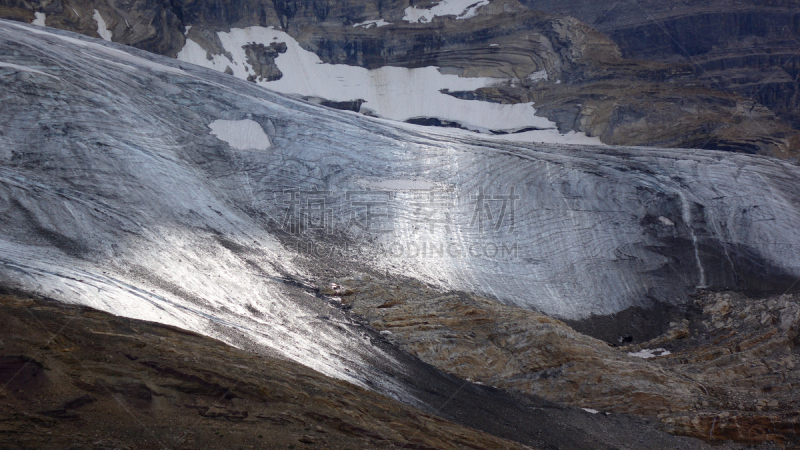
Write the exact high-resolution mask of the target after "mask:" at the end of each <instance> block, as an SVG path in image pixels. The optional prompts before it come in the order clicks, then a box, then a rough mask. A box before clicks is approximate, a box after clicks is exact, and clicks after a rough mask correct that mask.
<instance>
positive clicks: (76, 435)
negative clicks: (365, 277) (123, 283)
mask: <svg viewBox="0 0 800 450" xmlns="http://www.w3.org/2000/svg"><path fill="white" fill-rule="evenodd" d="M0 311H1V312H0V317H1V318H2V327H0V339H2V344H0V386H2V389H0V447H3V448H186V449H189V448H210V447H217V448H284V449H285V448H437V449H440V448H441V449H444V448H452V449H455V448H504V449H516V448H526V447H525V446H523V445H521V444H517V443H514V442H511V441H507V440H503V439H500V438H497V437H494V436H491V435H489V434H486V433H481V432H479V431H476V430H473V429H469V428H465V427H463V426H459V425H456V424H454V423H452V422H449V421H447V420H444V419H441V418H438V417H435V416H431V415H429V414H425V413H423V412H421V411H419V410H416V409H414V408H412V407H409V406H406V405H404V404H401V403H399V402H396V401H393V400H390V399H388V398H385V397H382V396H380V395H378V394H375V393H372V392H369V391H367V390H365V389H361V388H359V387H356V386H353V385H351V384H348V383H346V382H342V381H338V380H334V379H331V378H328V377H325V376H323V375H321V374H319V373H317V372H314V371H313V370H311V369H308V368H307V367H305V366H302V365H300V364H297V363H293V362H289V361H285V360H282V359H277V358H270V357H266V356H260V355H255V354H252V353H250V352H247V351H243V350H239V349H235V348H232V347H229V346H227V345H225V344H223V343H221V342H218V341H215V340H213V339H209V338H206V337H203V336H199V335H196V334H193V333H188V332H185V331H182V330H179V329H176V328H171V327H167V326H163V325H158V324H153V323H147V322H141V321H134V320H129V319H123V318H119V317H114V316H111V315H109V314H105V313H101V312H99V311H95V310H91V309H89V308H82V307H73V306H67V305H64V304H59V303H54V302H48V301H42V300H35V299H32V298H27V297H18V296H9V295H3V296H0Z"/></svg>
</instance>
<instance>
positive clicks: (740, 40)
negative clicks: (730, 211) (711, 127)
mask: <svg viewBox="0 0 800 450" xmlns="http://www.w3.org/2000/svg"><path fill="white" fill-rule="evenodd" d="M523 3H525V4H526V5H528V6H529V7H531V8H535V9H537V10H543V11H548V12H552V13H557V14H567V15H570V16H573V17H577V18H578V19H580V20H582V21H585V22H587V23H588V24H590V25H591V26H593V27H595V28H597V29H598V30H600V31H602V32H603V33H605V34H606V35H608V36H609V37H610V38H611V39H612V40H614V42H616V43H617V44H618V45H619V46H620V48H621V50H622V52H623V54H624V55H625V56H626V57H631V58H643V59H649V60H654V61H666V62H676V61H680V62H685V63H688V64H691V65H692V66H693V68H694V70H695V73H696V75H697V77H698V79H700V80H702V81H703V83H704V84H705V85H706V86H709V87H712V88H714V89H718V90H722V91H725V92H730V93H733V94H736V95H740V96H744V97H748V98H751V99H753V100H755V101H757V102H758V103H760V104H763V105H765V106H767V107H768V108H770V109H771V110H772V111H773V112H775V114H777V115H778V116H779V117H781V118H782V119H784V120H785V121H787V122H788V123H790V124H791V125H792V126H794V127H795V128H798V127H800V115H798V111H800V103H799V102H800V97H799V96H798V89H799V88H800V85H798V73H800V65H798V64H800V63H798V61H797V60H796V58H794V55H796V53H797V50H798V45H800V44H798V40H799V39H800V25H798V24H800V3H798V2H797V1H794V0H785V1H773V2H755V1H740V2H734V1H728V0H715V1H710V2H702V4H700V3H697V2H688V1H681V0H676V1H669V2H667V4H666V5H665V3H664V2H653V1H649V0H643V1H642V0H636V1H634V0H631V1H623V2H617V3H597V2H587V1H583V0H578V1H566V2H565V1H557V2H556V1H550V0H544V1H542V0H536V1H523Z"/></svg>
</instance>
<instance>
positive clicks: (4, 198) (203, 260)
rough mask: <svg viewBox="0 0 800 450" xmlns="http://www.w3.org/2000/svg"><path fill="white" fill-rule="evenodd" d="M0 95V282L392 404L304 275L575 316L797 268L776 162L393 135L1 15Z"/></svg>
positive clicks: (780, 286) (376, 125)
mask: <svg viewBox="0 0 800 450" xmlns="http://www.w3.org/2000/svg"><path fill="white" fill-rule="evenodd" d="M0 83H2V85H3V89H2V91H0V92H1V93H0V95H2V105H3V108H2V109H0V118H1V119H2V122H0V123H2V124H3V127H2V128H0V212H2V214H0V284H2V285H3V286H6V287H10V288H15V289H20V290H23V291H26V292H34V293H37V294H40V295H43V296H47V297H50V298H53V299H56V300H61V301H66V302H80V303H81V304H84V305H87V306H91V307H94V308H97V309H101V310H104V311H108V312H111V313H114V314H118V315H123V316H127V317H132V318H137V319H145V320H151V321H156V322H161V323H165V324H170V325H174V326H178V327H181V328H184V329H189V330H192V331H196V332H199V333H203V334H206V335H210V336H213V337H216V338H219V339H222V340H224V341H226V342H228V343H231V344H233V345H236V346H239V347H248V348H250V347H252V348H256V349H260V351H269V352H274V353H275V354H278V355H281V356H283V357H287V358H290V359H293V360H296V361H299V362H301V363H303V364H305V365H307V366H309V367H312V368H314V369H316V370H318V371H320V372H322V373H325V374H328V375H331V376H335V377H337V378H341V379H344V380H348V381H351V382H353V383H357V384H359V385H364V386H369V387H373V388H374V386H373V385H372V384H371V383H377V384H378V385H380V390H381V391H382V392H385V393H386V392H388V393H390V394H391V395H393V396H395V397H397V398H402V399H404V400H406V401H409V402H412V403H413V402H414V399H413V398H411V399H409V395H410V394H408V393H406V392H404V387H403V386H401V384H400V382H398V381H396V380H395V379H394V378H393V377H392V376H389V375H387V374H386V367H393V366H400V365H401V363H400V362H398V361H397V360H396V358H395V356H394V355H393V354H392V353H391V352H388V351H386V350H384V349H382V348H381V347H380V346H376V345H373V343H372V339H373V338H372V337H370V334H369V333H367V332H366V331H365V330H364V328H363V327H360V326H359V325H358V324H357V323H354V322H352V321H350V320H349V319H348V318H347V317H346V316H345V315H343V314H342V313H341V311H340V310H339V308H337V306H336V304H335V299H331V298H326V297H325V296H322V295H320V294H318V292H319V289H320V288H325V287H327V286H322V285H321V283H323V282H325V283H328V282H329V281H328V280H329V279H331V277H336V276H346V275H352V274H355V273H360V272H364V273H371V274H377V275H379V276H386V277H398V278H401V277H410V278H416V279H419V280H422V281H424V282H426V283H429V284H430V285H431V286H433V287H435V288H437V289H441V290H457V291H468V292H473V293H478V294H481V295H486V296H489V297H492V298H495V299H497V300H499V301H501V302H504V303H507V304H512V305H517V306H520V307H524V308H530V309H535V310H539V311H542V312H544V313H546V314H550V315H552V316H555V317H559V318H565V319H582V318H586V317H589V316H591V315H609V314H614V313H616V312H619V311H622V310H625V309H626V308H629V307H632V306H648V305H650V304H652V303H653V302H666V303H670V304H676V305H679V304H684V303H686V302H687V301H688V299H689V295H690V294H691V293H692V292H694V291H695V290H696V289H698V288H709V289H738V290H751V291H755V292H766V291H773V290H777V291H782V290H786V289H792V288H794V287H795V282H796V280H797V279H798V275H800V252H798V245H800V229H798V227H797V226H796V224H797V223H800V193H799V192H798V189H797V188H796V186H797V180H798V179H800V168H799V167H798V166H797V164H796V163H794V162H791V161H785V160H779V159H774V158H769V157H762V156H753V155H746V154H731V153H724V152H716V151H705V150H691V149H659V148H625V147H612V146H590V145H564V144H533V143H520V142H512V141H507V140H503V139H502V136H495V137H493V138H491V139H489V138H482V137H481V136H479V135H476V134H474V133H468V132H465V131H463V130H437V129H431V128H429V127H421V126H415V125H411V124H403V123H397V122H394V121H390V120H386V119H380V118H370V117H365V116H363V115H361V114H356V113H352V112H346V111H338V110H332V109H329V108H325V107H322V106H318V105H314V104H311V103H307V102H303V101H300V100H298V99H296V98H292V97H290V96H287V95H284V94H280V93H276V92H272V91H270V90H268V89H265V88H264V87H262V86H258V85H256V84H253V83H248V82H246V81H243V80H239V79H236V78H234V77H231V76H228V75H225V74H222V73H219V72H216V71H212V70H208V69H207V68H202V67H198V66H195V65H192V64H189V63H186V62H183V61H178V60H173V59H169V58H165V57H159V56H156V55H152V54H148V53H146V52H142V51H139V50H136V49H132V48H127V47H123V46H120V45H117V44H114V43H111V42H105V41H102V40H97V39H92V38H87V37H83V36H78V35H75V34H72V33H68V32H63V31H58V30H50V29H43V28H41V27H36V26H30V25H27V24H19V23H14V22H8V21H0Z"/></svg>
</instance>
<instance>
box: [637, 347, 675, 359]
mask: <svg viewBox="0 0 800 450" xmlns="http://www.w3.org/2000/svg"><path fill="white" fill-rule="evenodd" d="M670 353H671V352H670V351H669V350H665V349H663V348H654V349H646V348H645V349H642V350H639V351H638V352H628V356H633V357H636V358H644V359H650V358H655V357H657V356H667V355H669V354H670Z"/></svg>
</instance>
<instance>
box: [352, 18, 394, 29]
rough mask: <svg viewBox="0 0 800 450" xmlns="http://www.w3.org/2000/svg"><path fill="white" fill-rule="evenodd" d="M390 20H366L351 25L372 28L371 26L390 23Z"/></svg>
mask: <svg viewBox="0 0 800 450" xmlns="http://www.w3.org/2000/svg"><path fill="white" fill-rule="evenodd" d="M391 24H392V23H391V22H387V21H385V20H383V19H377V20H367V21H365V22H361V23H357V24H355V25H353V26H354V27H364V28H372V27H383V26H386V25H391Z"/></svg>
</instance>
